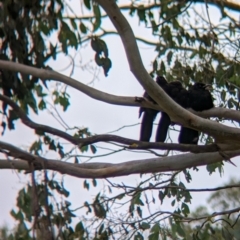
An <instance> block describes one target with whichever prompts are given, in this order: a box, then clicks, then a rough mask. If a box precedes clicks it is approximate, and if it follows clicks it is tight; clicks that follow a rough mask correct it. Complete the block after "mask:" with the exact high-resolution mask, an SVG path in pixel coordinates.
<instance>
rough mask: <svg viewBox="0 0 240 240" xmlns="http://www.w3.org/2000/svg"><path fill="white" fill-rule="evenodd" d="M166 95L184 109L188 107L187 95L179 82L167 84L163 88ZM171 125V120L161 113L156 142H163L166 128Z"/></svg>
mask: <svg viewBox="0 0 240 240" xmlns="http://www.w3.org/2000/svg"><path fill="white" fill-rule="evenodd" d="M164 90H165V91H166V93H167V94H168V95H169V96H170V97H171V98H172V99H173V100H174V101H175V102H177V103H178V104H179V105H180V106H182V107H184V108H188V107H189V93H188V91H187V90H186V89H185V88H184V87H183V86H182V83H181V82H180V81H173V82H170V83H168V84H167V85H166V86H165V89H164ZM170 124H171V119H170V117H169V116H168V114H167V113H165V112H162V116H161V118H160V121H159V124H158V129H157V134H156V142H164V141H165V140H166V137H167V132H168V128H169V126H170Z"/></svg>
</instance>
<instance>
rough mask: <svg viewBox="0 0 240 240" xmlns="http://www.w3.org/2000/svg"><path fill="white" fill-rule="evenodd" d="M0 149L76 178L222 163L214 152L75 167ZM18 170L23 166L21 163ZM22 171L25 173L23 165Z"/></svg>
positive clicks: (36, 166)
mask: <svg viewBox="0 0 240 240" xmlns="http://www.w3.org/2000/svg"><path fill="white" fill-rule="evenodd" d="M0 149H1V151H2V152H4V153H5V154H6V155H7V156H10V157H12V158H14V159H19V160H23V161H25V162H26V164H27V166H28V168H29V165H28V164H29V163H32V164H33V167H34V169H35V170H41V169H44V170H53V171H57V172H59V173H61V174H67V175H70V176H74V177H78V178H95V179H96V178H108V177H118V176H126V175H130V174H143V173H156V172H158V173H159V172H168V171H180V170H184V169H186V168H191V167H197V166H203V165H207V164H212V163H216V162H219V161H222V160H225V158H224V156H223V155H222V154H220V153H218V152H213V153H200V154H193V153H187V154H180V155H174V156H168V157H162V158H148V159H144V160H133V161H127V162H123V163H117V164H112V163H97V162H95V163H82V164H76V163H69V162H62V161H56V159H47V158H43V157H39V156H36V155H33V154H31V153H28V152H26V151H24V150H22V149H20V148H17V147H15V146H13V145H11V144H9V143H5V142H2V141H0ZM225 154H226V155H227V156H228V157H229V158H232V157H235V156H239V155H240V150H235V151H226V152H225ZM2 162H3V165H4V166H5V169H6V167H7V164H9V165H8V166H9V169H12V167H13V166H14V164H15V162H16V160H15V161H14V162H12V161H10V160H5V161H4V160H1V161H0V168H1V167H2V166H1V165H2ZM11 162H12V163H11ZM112 162H113V161H112ZM15 166H18V167H20V165H18V164H16V165H15ZM21 166H23V164H22V163H21ZM23 167H24V168H25V169H26V165H25V166H23ZM19 170H20V169H19Z"/></svg>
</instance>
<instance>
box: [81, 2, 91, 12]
mask: <svg viewBox="0 0 240 240" xmlns="http://www.w3.org/2000/svg"><path fill="white" fill-rule="evenodd" d="M83 2H84V5H85V6H86V8H87V9H89V10H91V4H90V0H84V1H83Z"/></svg>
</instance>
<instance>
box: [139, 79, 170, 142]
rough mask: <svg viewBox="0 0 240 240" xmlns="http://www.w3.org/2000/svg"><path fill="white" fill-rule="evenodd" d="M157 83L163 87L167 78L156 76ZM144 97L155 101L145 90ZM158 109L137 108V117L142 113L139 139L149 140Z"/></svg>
mask: <svg viewBox="0 0 240 240" xmlns="http://www.w3.org/2000/svg"><path fill="white" fill-rule="evenodd" d="M156 82H157V84H158V85H159V86H160V87H162V88H163V89H164V88H165V87H166V85H167V84H168V83H167V80H166V79H165V78H164V77H162V76H158V77H157V79H156ZM143 96H144V97H145V98H147V99H148V100H149V101H151V102H153V103H156V102H155V101H154V100H153V99H152V98H151V97H150V96H149V95H148V94H147V92H145V93H144V95H143ZM158 112H159V111H157V110H154V109H150V108H143V107H141V108H140V109H139V117H141V115H142V113H144V114H143V119H142V124H141V130H140V141H145V142H149V140H150V138H151V135H152V129H153V122H154V119H155V118H156V116H157V114H158Z"/></svg>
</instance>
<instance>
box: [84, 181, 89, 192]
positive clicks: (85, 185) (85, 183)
mask: <svg viewBox="0 0 240 240" xmlns="http://www.w3.org/2000/svg"><path fill="white" fill-rule="evenodd" d="M83 187H84V188H86V189H87V190H89V187H90V185H89V183H88V182H87V180H84V182H83Z"/></svg>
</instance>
